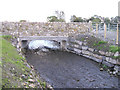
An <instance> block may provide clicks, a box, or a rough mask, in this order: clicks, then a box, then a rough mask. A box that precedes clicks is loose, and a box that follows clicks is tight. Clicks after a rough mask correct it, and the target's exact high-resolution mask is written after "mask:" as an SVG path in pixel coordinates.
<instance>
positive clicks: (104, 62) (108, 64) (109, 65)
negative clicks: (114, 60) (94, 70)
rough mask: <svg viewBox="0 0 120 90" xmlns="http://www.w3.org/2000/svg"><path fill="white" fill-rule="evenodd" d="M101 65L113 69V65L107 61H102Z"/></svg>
mask: <svg viewBox="0 0 120 90" xmlns="http://www.w3.org/2000/svg"><path fill="white" fill-rule="evenodd" d="M102 64H105V65H106V66H108V67H113V66H114V65H113V64H111V63H109V62H107V61H103V62H102Z"/></svg>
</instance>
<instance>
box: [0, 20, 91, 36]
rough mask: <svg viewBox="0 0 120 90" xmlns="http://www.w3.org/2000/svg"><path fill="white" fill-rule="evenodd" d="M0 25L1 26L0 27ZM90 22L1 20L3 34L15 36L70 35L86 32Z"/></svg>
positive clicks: (0, 28) (89, 27) (0, 29)
mask: <svg viewBox="0 0 120 90" xmlns="http://www.w3.org/2000/svg"><path fill="white" fill-rule="evenodd" d="M1 26H2V27H1ZM90 29H91V23H79V22H73V23H72V22H71V23H65V22H1V24H0V31H1V32H2V33H3V34H11V35H13V36H14V35H16V36H70V35H73V34H78V33H84V32H88V31H89V30H90Z"/></svg>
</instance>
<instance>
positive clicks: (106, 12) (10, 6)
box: [0, 0, 120, 22]
mask: <svg viewBox="0 0 120 90" xmlns="http://www.w3.org/2000/svg"><path fill="white" fill-rule="evenodd" d="M118 1H120V0H0V21H20V20H27V21H34V22H35V21H38V22H45V21H46V18H47V16H51V15H54V11H55V10H62V11H64V12H65V17H66V21H67V22H68V21H69V19H70V17H71V15H76V16H79V17H83V18H89V17H91V16H93V15H100V16H103V17H115V16H117V15H118Z"/></svg>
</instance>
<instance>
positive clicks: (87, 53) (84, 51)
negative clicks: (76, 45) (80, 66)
mask: <svg viewBox="0 0 120 90" xmlns="http://www.w3.org/2000/svg"><path fill="white" fill-rule="evenodd" d="M82 53H83V54H86V55H89V56H90V52H89V51H86V50H82Z"/></svg>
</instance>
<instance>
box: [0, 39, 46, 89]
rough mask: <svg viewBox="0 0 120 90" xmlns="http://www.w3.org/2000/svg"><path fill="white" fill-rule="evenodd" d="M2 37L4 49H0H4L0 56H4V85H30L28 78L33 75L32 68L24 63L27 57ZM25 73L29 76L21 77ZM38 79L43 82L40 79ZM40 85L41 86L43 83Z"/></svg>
mask: <svg viewBox="0 0 120 90" xmlns="http://www.w3.org/2000/svg"><path fill="white" fill-rule="evenodd" d="M0 39H2V50H1V49H0V51H2V55H1V54H0V56H2V87H5V88H11V87H13V88H17V87H22V88H24V87H29V85H30V84H31V83H30V82H28V81H27V80H28V79H30V75H32V74H31V73H30V71H31V68H28V67H27V66H26V65H25V64H24V62H25V59H24V58H23V57H22V56H20V55H19V54H18V52H17V50H16V48H15V47H13V46H12V45H11V43H10V42H8V41H7V40H5V39H4V38H1V37H0ZM0 64H1V62H0ZM34 73H35V72H34ZM23 74H24V75H25V76H26V77H27V78H26V79H24V78H22V77H21V76H22V75H23ZM33 77H34V76H33ZM0 81H1V80H0ZM37 81H38V82H39V83H41V82H40V80H39V79H38V80H37ZM25 82H27V84H26V85H23V83H25ZM41 84H42V83H41ZM44 86H45V85H44ZM39 87H41V85H40V86H39Z"/></svg>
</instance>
